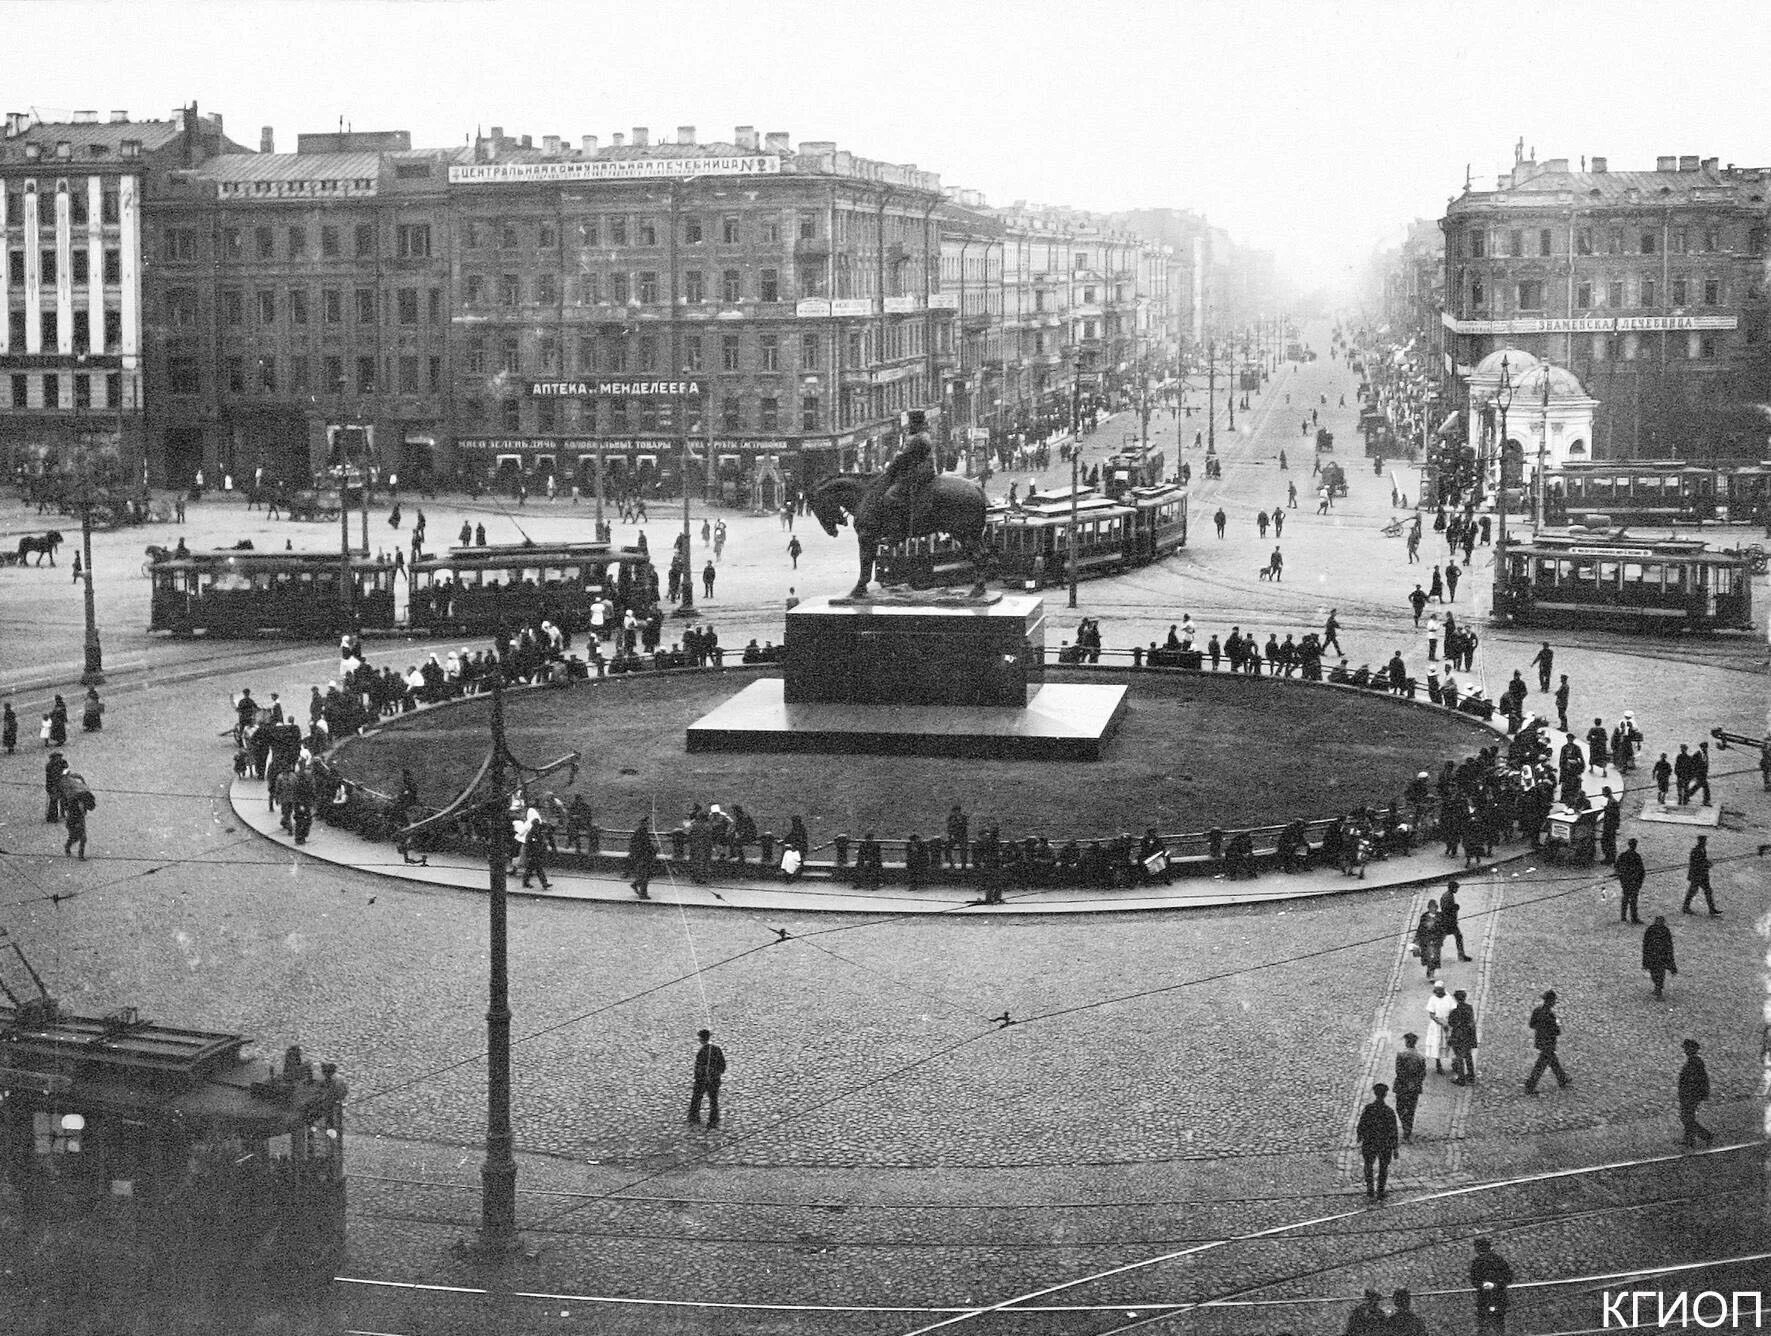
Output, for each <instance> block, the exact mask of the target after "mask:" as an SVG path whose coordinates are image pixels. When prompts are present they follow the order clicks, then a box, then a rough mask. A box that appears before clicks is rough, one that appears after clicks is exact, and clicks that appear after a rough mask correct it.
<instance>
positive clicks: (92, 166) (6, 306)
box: [0, 106, 237, 478]
mask: <svg viewBox="0 0 1771 1336" xmlns="http://www.w3.org/2000/svg"><path fill="white" fill-rule="evenodd" d="M236 147H237V146H236V145H231V144H229V143H228V142H227V140H226V139H225V137H224V136H223V134H222V125H221V120H220V118H219V117H215V116H199V115H198V114H197V110H196V108H195V107H194V106H192V107H189V108H185V109H182V110H180V111H179V112H177V113H175V115H174V117H173V118H171V119H168V120H163V121H158V120H154V121H131V120H130V119H129V116H128V113H127V112H122V111H113V112H112V113H111V114H110V119H109V120H107V121H100V120H99V119H98V118H97V114H96V113H94V112H81V113H76V118H75V119H74V120H73V121H70V122H45V121H39V120H36V119H34V118H32V117H30V116H27V115H25V114H23V113H17V112H15V113H11V114H9V115H8V116H7V118H6V127H5V135H4V138H0V239H3V242H0V252H3V253H4V264H3V265H0V315H3V321H0V457H4V459H5V462H6V467H7V469H8V471H9V472H10V471H11V470H13V469H16V468H17V467H19V466H20V465H21V464H22V465H25V466H26V467H27V468H30V469H32V470H35V469H36V468H38V467H41V466H43V465H45V464H49V465H51V466H59V465H65V464H71V463H73V462H74V454H75V451H76V449H77V448H78V447H79V446H80V445H82V444H88V445H101V446H104V447H106V448H107V449H108V450H109V451H113V452H115V455H116V463H117V467H118V470H119V471H120V472H126V473H127V474H128V476H130V477H134V478H140V477H141V476H142V455H143V436H142V431H141V413H142V408H143V403H144V396H143V382H142V352H143V347H144V314H145V311H144V302H143V291H144V274H143V270H144V265H143V255H142V245H143V238H142V218H143V199H144V195H145V194H148V193H151V192H152V191H153V190H154V189H155V188H156V187H157V184H158V183H159V182H161V181H164V180H165V179H166V177H167V175H168V174H169V173H170V172H172V171H174V170H179V169H183V168H186V167H188V166H190V165H191V164H192V163H195V162H200V161H201V160H202V159H204V158H205V157H208V156H210V155H213V154H216V153H225V152H229V151H231V150H233V149H234V148H236Z"/></svg>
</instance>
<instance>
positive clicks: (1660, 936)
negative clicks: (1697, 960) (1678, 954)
mask: <svg viewBox="0 0 1771 1336" xmlns="http://www.w3.org/2000/svg"><path fill="white" fill-rule="evenodd" d="M1642 968H1643V969H1645V970H1646V971H1648V981H1649V982H1650V983H1652V984H1653V985H1654V996H1656V997H1660V996H1662V995H1663V993H1664V992H1665V989H1666V976H1667V975H1669V974H1677V973H1678V972H1679V965H1678V962H1677V961H1676V960H1674V959H1673V930H1672V929H1671V928H1669V927H1667V926H1666V915H1664V914H1656V915H1655V916H1654V922H1652V923H1650V924H1649V925H1648V927H1647V929H1646V930H1645V931H1644V932H1643V933H1642Z"/></svg>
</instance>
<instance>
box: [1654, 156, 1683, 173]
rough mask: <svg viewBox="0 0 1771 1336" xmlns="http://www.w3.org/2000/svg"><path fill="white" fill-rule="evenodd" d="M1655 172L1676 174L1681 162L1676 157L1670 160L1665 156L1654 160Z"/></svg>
mask: <svg viewBox="0 0 1771 1336" xmlns="http://www.w3.org/2000/svg"><path fill="white" fill-rule="evenodd" d="M1654 170H1655V171H1657V172H1676V171H1678V170H1679V160H1678V159H1677V158H1676V157H1671V158H1669V157H1666V156H1664V155H1663V156H1661V157H1658V158H1656V159H1655V160H1654Z"/></svg>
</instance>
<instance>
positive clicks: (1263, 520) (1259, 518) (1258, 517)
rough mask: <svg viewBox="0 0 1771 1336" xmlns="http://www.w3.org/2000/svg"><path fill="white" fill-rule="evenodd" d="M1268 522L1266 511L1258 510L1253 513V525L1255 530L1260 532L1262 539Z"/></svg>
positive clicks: (1265, 534)
mask: <svg viewBox="0 0 1771 1336" xmlns="http://www.w3.org/2000/svg"><path fill="white" fill-rule="evenodd" d="M1269 522H1270V521H1269V520H1268V519H1267V512H1266V511H1264V510H1259V511H1256V512H1255V517H1254V525H1255V528H1257V529H1259V530H1260V531H1261V537H1262V538H1265V537H1266V536H1267V525H1268V523H1269Z"/></svg>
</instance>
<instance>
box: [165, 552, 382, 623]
mask: <svg viewBox="0 0 1771 1336" xmlns="http://www.w3.org/2000/svg"><path fill="white" fill-rule="evenodd" d="M347 570H348V572H349V581H350V586H349V589H348V591H344V590H343V589H342V587H341V586H342V581H343V580H344V578H345V572H346V571H347ZM147 573H148V580H149V582H150V584H151V585H152V588H153V592H152V594H151V596H150V599H151V602H150V608H149V618H148V630H150V631H170V632H172V633H173V634H174V635H198V634H205V635H212V636H221V637H230V638H234V637H243V636H254V635H258V634H261V633H265V632H282V633H284V634H288V635H295V636H316V637H317V636H333V635H337V634H339V633H340V632H341V631H346V630H356V629H359V628H360V629H380V630H385V629H389V628H391V627H392V626H393V624H394V581H395V579H396V577H397V576H398V575H399V572H398V571H397V570H396V569H395V568H394V567H393V566H392V565H391V564H389V563H388V562H385V561H375V560H372V559H370V558H368V557H360V556H353V557H351V558H349V561H348V563H347V562H346V560H345V559H344V558H342V557H341V556H339V555H338V554H337V553H327V552H232V551H220V552H192V553H188V554H185V555H182V556H168V557H165V558H162V559H161V560H158V561H154V562H150V563H149V565H148V568H147Z"/></svg>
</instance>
